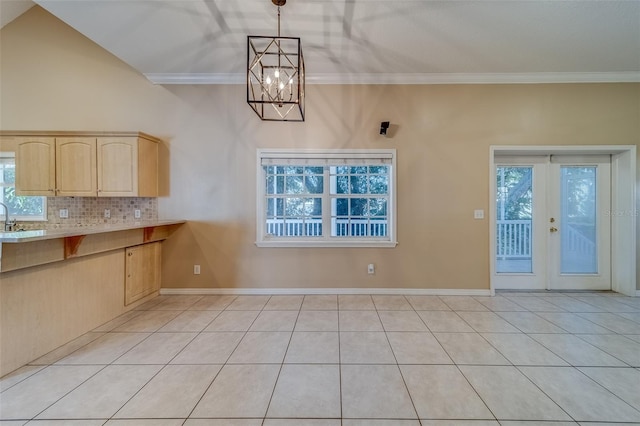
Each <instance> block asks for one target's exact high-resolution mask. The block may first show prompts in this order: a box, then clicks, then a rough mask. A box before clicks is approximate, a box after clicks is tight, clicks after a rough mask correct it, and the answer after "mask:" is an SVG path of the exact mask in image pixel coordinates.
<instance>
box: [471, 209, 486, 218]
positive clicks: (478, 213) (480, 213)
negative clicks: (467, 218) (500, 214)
mask: <svg viewBox="0 0 640 426" xmlns="http://www.w3.org/2000/svg"><path fill="white" fill-rule="evenodd" d="M473 218H474V219H484V210H474V211H473Z"/></svg>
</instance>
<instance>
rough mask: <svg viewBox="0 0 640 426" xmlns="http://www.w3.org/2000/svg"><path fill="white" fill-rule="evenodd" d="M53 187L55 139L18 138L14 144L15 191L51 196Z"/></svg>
mask: <svg viewBox="0 0 640 426" xmlns="http://www.w3.org/2000/svg"><path fill="white" fill-rule="evenodd" d="M55 188H56V148H55V139H54V138H46V137H24V138H19V139H18V141H17V145H16V193H17V194H18V195H49V196H53V195H55Z"/></svg>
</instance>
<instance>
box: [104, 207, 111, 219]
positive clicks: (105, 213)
mask: <svg viewBox="0 0 640 426" xmlns="http://www.w3.org/2000/svg"><path fill="white" fill-rule="evenodd" d="M104 218H105V219H110V218H111V210H109V209H104Z"/></svg>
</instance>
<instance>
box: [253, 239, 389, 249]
mask: <svg viewBox="0 0 640 426" xmlns="http://www.w3.org/2000/svg"><path fill="white" fill-rule="evenodd" d="M397 245H398V242H397V241H363V240H350V241H302V240H298V241H256V246H258V247H291V248H294V247H295V248H297V247H316V248H318V247H334V248H338V247H340V248H353V247H356V248H394V247H395V246H397Z"/></svg>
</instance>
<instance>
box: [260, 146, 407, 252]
mask: <svg viewBox="0 0 640 426" xmlns="http://www.w3.org/2000/svg"><path fill="white" fill-rule="evenodd" d="M395 154H396V153H395V150H393V149H387V150H327V151H306V150H301V151H290V150H258V191H257V193H258V202H257V229H256V232H257V235H256V244H257V245H258V246H260V247H287V246H289V247H322V246H331V247H345V246H346V247H395V245H396V232H395Z"/></svg>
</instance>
